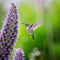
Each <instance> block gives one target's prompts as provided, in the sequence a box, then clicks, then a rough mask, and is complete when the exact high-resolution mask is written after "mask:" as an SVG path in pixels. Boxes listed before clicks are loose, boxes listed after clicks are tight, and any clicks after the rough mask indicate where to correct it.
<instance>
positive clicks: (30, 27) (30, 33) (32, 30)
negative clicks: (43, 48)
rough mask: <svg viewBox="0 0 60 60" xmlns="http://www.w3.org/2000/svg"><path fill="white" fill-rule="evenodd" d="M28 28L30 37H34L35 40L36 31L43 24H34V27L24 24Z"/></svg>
mask: <svg viewBox="0 0 60 60" xmlns="http://www.w3.org/2000/svg"><path fill="white" fill-rule="evenodd" d="M22 24H24V25H25V26H26V29H27V32H28V33H29V35H31V36H32V39H33V40H34V30H35V29H37V28H38V27H39V26H41V25H42V22H39V23H34V24H32V25H29V24H27V23H22Z"/></svg>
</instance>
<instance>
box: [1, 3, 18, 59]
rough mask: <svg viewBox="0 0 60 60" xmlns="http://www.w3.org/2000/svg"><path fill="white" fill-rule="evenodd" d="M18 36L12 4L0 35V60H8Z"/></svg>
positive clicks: (16, 20) (15, 11)
mask: <svg viewBox="0 0 60 60" xmlns="http://www.w3.org/2000/svg"><path fill="white" fill-rule="evenodd" d="M17 34H18V15H17V9H16V6H15V5H14V3H12V4H11V8H10V11H9V13H8V15H7V18H6V21H5V24H4V27H3V30H2V32H1V35H0V60H1V59H3V60H9V57H10V55H11V51H12V50H13V46H14V45H15V42H16V39H17Z"/></svg>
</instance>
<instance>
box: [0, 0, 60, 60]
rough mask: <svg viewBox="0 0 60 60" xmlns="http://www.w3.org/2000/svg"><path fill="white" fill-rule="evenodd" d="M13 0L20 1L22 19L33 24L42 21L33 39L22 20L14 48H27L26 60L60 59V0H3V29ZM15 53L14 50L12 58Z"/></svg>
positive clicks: (0, 3)
mask: <svg viewBox="0 0 60 60" xmlns="http://www.w3.org/2000/svg"><path fill="white" fill-rule="evenodd" d="M12 2H14V3H15V4H16V5H17V9H18V14H19V22H20V23H28V24H30V25H31V24H33V23H38V22H40V21H42V22H43V24H42V25H41V26H40V27H39V28H37V29H36V30H34V37H35V39H34V40H33V39H32V37H31V36H30V35H29V34H28V33H27V30H26V27H25V25H23V24H19V34H18V38H17V42H16V45H15V46H14V48H22V49H23V50H24V53H25V56H24V58H25V60H60V1H59V0H13V1H12V0H0V30H1V29H2V27H3V23H4V21H5V20H6V14H7V12H8V10H9V7H10V4H11V3H12ZM34 53H36V54H37V55H36V56H35V55H34ZM13 55H14V51H13V52H12V55H11V60H12V58H13V57H12V56H13Z"/></svg>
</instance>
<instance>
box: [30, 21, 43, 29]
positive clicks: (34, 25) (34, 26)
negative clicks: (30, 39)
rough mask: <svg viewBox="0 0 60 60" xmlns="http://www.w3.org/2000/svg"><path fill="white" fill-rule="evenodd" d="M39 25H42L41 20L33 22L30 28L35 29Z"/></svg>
mask: <svg viewBox="0 0 60 60" xmlns="http://www.w3.org/2000/svg"><path fill="white" fill-rule="evenodd" d="M41 25H42V22H39V23H36V24H33V25H32V27H31V30H32V29H33V30H35V29H37V28H38V27H39V26H41Z"/></svg>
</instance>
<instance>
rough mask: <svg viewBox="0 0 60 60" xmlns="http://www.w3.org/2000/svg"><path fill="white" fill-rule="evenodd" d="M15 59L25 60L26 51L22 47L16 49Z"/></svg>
mask: <svg viewBox="0 0 60 60" xmlns="http://www.w3.org/2000/svg"><path fill="white" fill-rule="evenodd" d="M13 60H24V52H23V50H22V49H21V48H18V49H17V50H16V52H15V54H14V57H13Z"/></svg>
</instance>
